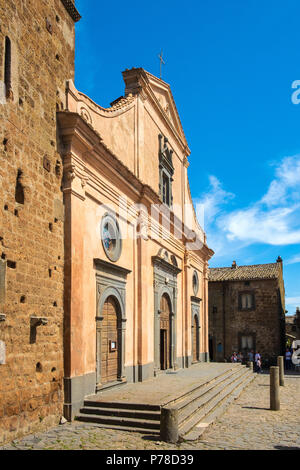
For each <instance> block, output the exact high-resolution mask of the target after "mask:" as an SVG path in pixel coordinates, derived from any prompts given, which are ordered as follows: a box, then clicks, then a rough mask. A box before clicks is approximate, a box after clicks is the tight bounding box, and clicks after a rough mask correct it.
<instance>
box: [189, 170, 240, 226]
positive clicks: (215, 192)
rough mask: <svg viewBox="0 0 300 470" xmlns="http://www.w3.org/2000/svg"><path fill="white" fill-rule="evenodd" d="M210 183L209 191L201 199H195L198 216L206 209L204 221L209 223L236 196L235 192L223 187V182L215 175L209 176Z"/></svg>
mask: <svg viewBox="0 0 300 470" xmlns="http://www.w3.org/2000/svg"><path fill="white" fill-rule="evenodd" d="M209 183H210V187H209V190H208V192H207V193H206V194H205V195H204V196H203V197H202V198H201V199H195V200H194V205H195V207H196V213H197V217H198V215H199V216H200V213H201V215H202V214H203V211H204V222H205V224H207V225H209V224H210V223H212V222H213V221H214V220H215V218H216V216H218V215H220V213H221V212H222V211H223V210H224V209H223V206H224V205H225V204H227V203H228V202H229V201H230V200H231V199H233V198H234V197H235V196H234V194H233V193H230V192H228V191H225V190H224V189H223V188H222V185H221V182H220V181H219V180H218V178H216V177H215V176H213V175H210V176H209Z"/></svg>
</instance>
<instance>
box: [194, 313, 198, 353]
mask: <svg viewBox="0 0 300 470" xmlns="http://www.w3.org/2000/svg"><path fill="white" fill-rule="evenodd" d="M198 327H199V323H198V317H197V315H195V316H194V320H193V361H194V362H196V361H199V328H198Z"/></svg>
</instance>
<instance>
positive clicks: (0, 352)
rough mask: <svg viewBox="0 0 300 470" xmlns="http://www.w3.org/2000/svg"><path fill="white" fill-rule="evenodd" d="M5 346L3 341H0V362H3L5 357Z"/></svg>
mask: <svg viewBox="0 0 300 470" xmlns="http://www.w3.org/2000/svg"><path fill="white" fill-rule="evenodd" d="M5 352H6V347H5V343H4V341H0V364H5V363H6V362H5V359H6V357H5V356H6V354H5Z"/></svg>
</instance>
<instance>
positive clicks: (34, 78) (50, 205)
mask: <svg viewBox="0 0 300 470" xmlns="http://www.w3.org/2000/svg"><path fill="white" fill-rule="evenodd" d="M74 29H75V28H74V22H73V19H72V18H71V17H70V15H69V13H68V12H67V11H66V9H65V7H64V6H63V4H62V2H61V1H60V0H47V1H46V0H0V93H1V96H0V103H1V104H0V115H1V120H0V201H1V203H0V259H1V266H0V268H1V269H0V314H1V317H0V320H1V319H2V321H0V345H1V348H2V355H0V356H1V357H2V362H5V363H4V364H3V363H2V364H0V376H1V380H0V444H1V443H3V442H5V441H8V440H11V439H14V438H15V437H19V436H21V435H22V434H25V433H27V432H33V431H35V430H37V429H41V428H45V427H46V426H48V425H52V424H55V423H58V421H59V417H60V416H61V414H62V405H63V342H62V338H63V337H62V335H63V275H64V273H63V266H64V243H63V218H64V216H63V214H64V210H63V196H62V191H61V179H62V161H61V157H60V153H59V141H58V135H57V125H56V110H57V109H63V108H64V107H65V103H64V100H65V98H64V97H65V82H66V80H67V79H73V78H74ZM6 37H8V38H9V40H10V43H11V66H10V74H11V89H10V90H5V87H4V80H5V70H4V68H5V43H6ZM34 317H35V318H34ZM41 318H43V319H45V320H42V321H41V320H40V319H41ZM4 349H5V359H4V360H3V357H4V355H3V350H4Z"/></svg>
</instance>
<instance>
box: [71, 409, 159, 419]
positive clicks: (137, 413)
mask: <svg viewBox="0 0 300 470" xmlns="http://www.w3.org/2000/svg"><path fill="white" fill-rule="evenodd" d="M80 413H81V414H88V415H97V416H98V415H101V416H114V417H121V418H139V419H144V420H150V421H151V420H154V421H160V411H144V410H125V409H118V408H100V407H97V408H93V407H90V406H87V407H85V408H81V410H80Z"/></svg>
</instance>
